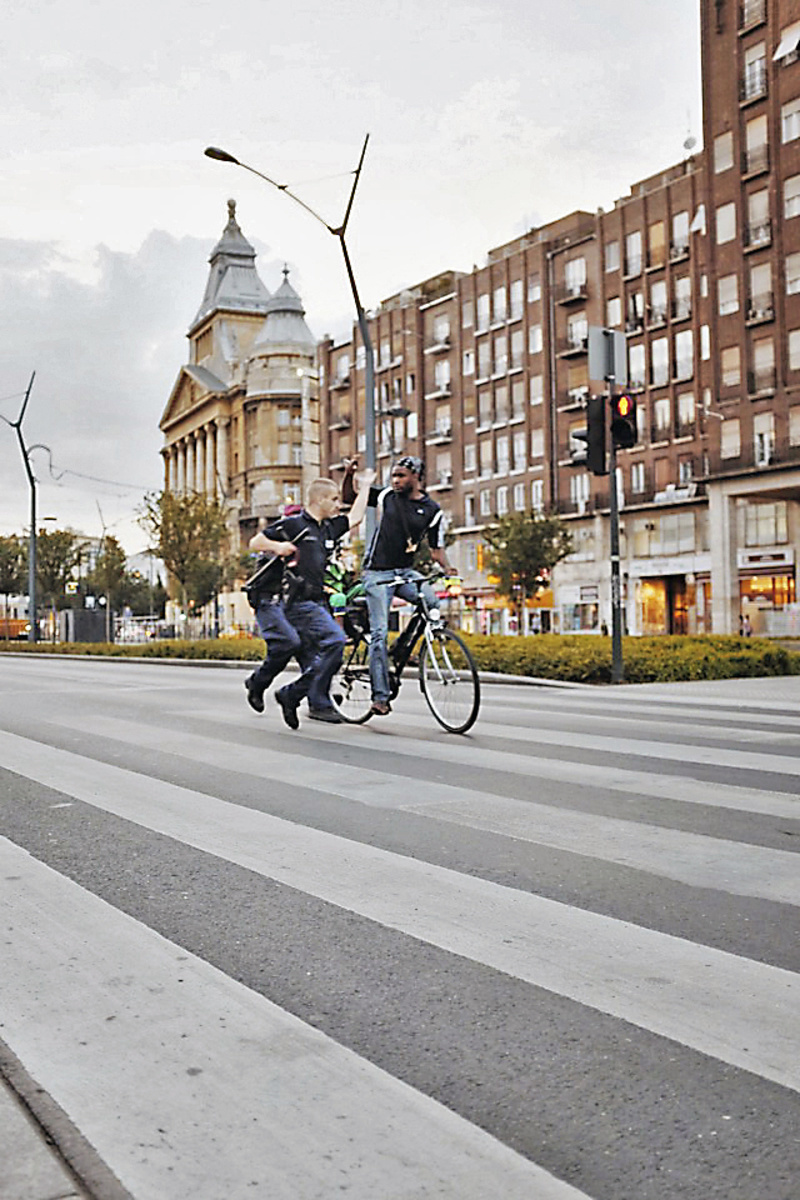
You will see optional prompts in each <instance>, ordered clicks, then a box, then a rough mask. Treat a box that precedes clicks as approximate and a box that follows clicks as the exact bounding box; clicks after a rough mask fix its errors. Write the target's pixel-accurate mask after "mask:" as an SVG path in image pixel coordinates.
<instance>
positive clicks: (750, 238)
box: [744, 218, 772, 250]
mask: <svg viewBox="0 0 800 1200" xmlns="http://www.w3.org/2000/svg"><path fill="white" fill-rule="evenodd" d="M771 241H772V222H771V221H770V220H769V218H767V220H766V221H752V222H750V223H749V224H748V225H745V227H744V248H745V250H757V249H758V248H759V246H768V245H769V244H770V242H771Z"/></svg>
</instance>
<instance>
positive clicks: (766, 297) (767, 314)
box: [747, 292, 775, 325]
mask: <svg viewBox="0 0 800 1200" xmlns="http://www.w3.org/2000/svg"><path fill="white" fill-rule="evenodd" d="M774 316H775V308H774V306H773V300H772V292H765V293H764V294H763V295H762V296H751V298H750V300H749V302H748V305H747V324H748V325H758V324H760V323H761V322H762V321H771V320H772V319H773V318H774Z"/></svg>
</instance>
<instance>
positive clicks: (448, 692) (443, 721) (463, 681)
mask: <svg viewBox="0 0 800 1200" xmlns="http://www.w3.org/2000/svg"><path fill="white" fill-rule="evenodd" d="M419 682H420V687H421V688H422V693H423V695H424V697H425V699H426V700H427V702H428V708H429V709H430V710H431V712H432V713H433V715H434V717H435V718H436V720H437V721H438V722H439V724H440V725H441V726H442V727H443V728H444V729H446V730H447V732H448V733H466V732H467V730H468V729H471V728H472V726H473V725H474V724H475V721H476V720H477V717H478V709H479V708H480V703H481V688H480V683H479V681H478V672H477V670H476V669H475V663H474V662H473V661H472V655H471V654H470V652H469V650H468V649H467V647H466V646H465V645H464V643H463V642H462V640H461V638H460V637H459V636H458V634H456V633H453V631H452V630H451V629H436V630H431V632H430V637H427V636H426V638H425V641H424V642H423V645H422V654H421V656H420V662H419Z"/></svg>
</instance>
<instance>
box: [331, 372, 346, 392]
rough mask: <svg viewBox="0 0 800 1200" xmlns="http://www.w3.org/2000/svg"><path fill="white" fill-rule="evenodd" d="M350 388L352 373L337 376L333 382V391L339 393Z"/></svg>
mask: <svg viewBox="0 0 800 1200" xmlns="http://www.w3.org/2000/svg"><path fill="white" fill-rule="evenodd" d="M349 386H350V372H349V371H347V372H346V373H345V374H343V375H335V376H334V377H333V379H332V380H331V391H332V392H338V391H340V390H341V389H342V388H346V387H349Z"/></svg>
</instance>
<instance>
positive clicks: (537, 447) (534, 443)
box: [531, 410, 800, 458]
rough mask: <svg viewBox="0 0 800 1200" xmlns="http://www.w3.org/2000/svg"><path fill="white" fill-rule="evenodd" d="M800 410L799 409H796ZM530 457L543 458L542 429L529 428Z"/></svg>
mask: <svg viewBox="0 0 800 1200" xmlns="http://www.w3.org/2000/svg"><path fill="white" fill-rule="evenodd" d="M798 411H800V410H798ZM531 458H544V430H543V429H532V430H531Z"/></svg>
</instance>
